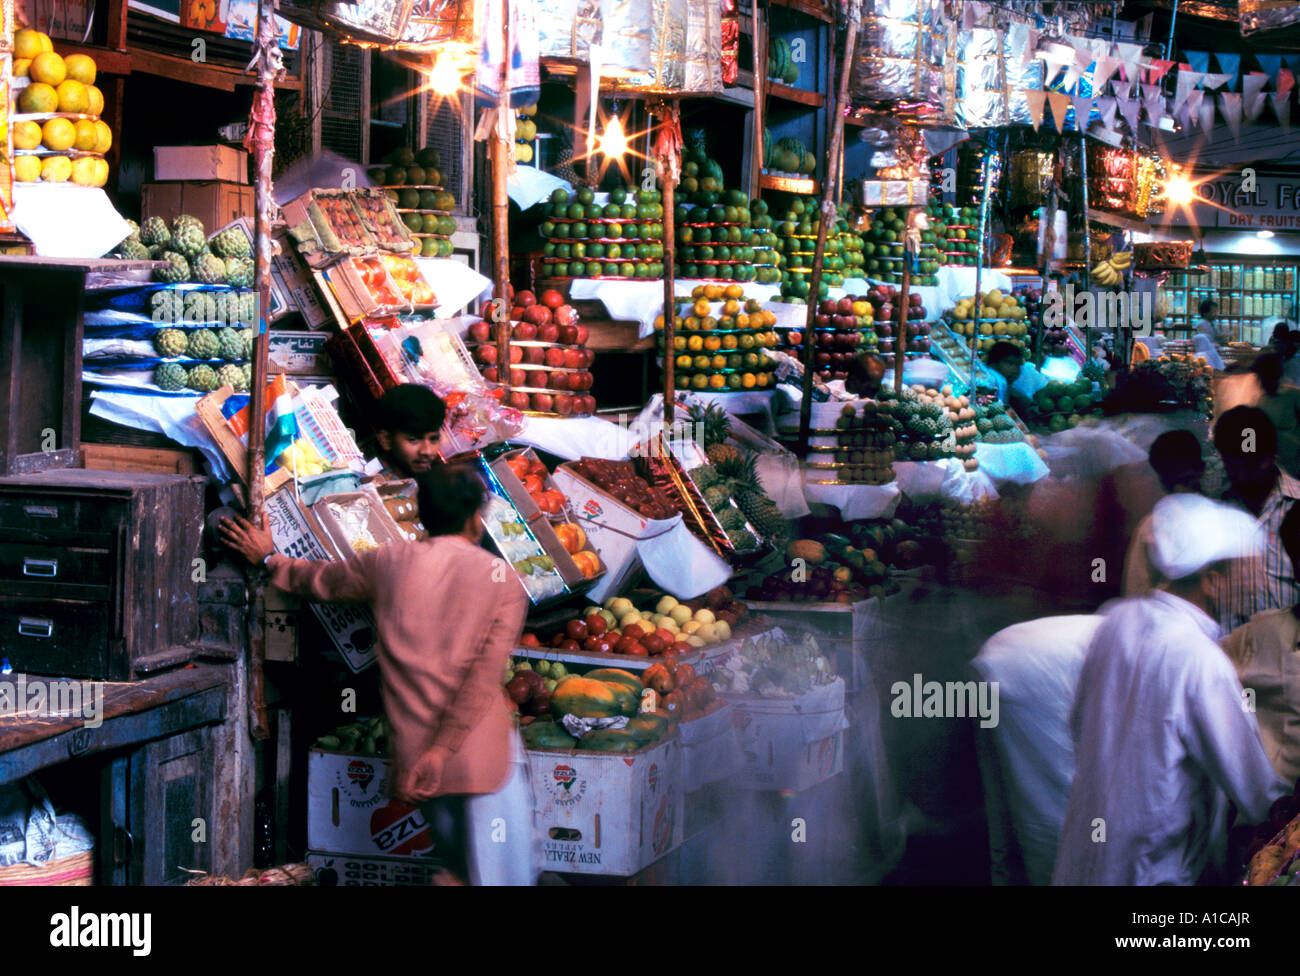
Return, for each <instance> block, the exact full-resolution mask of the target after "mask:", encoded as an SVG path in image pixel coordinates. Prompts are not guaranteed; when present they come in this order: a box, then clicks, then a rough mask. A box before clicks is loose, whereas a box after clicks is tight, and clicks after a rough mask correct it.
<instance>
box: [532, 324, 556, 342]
mask: <svg viewBox="0 0 1300 976" xmlns="http://www.w3.org/2000/svg"><path fill="white" fill-rule="evenodd" d="M537 338H538V339H540V340H541V341H542V342H557V341H558V340H559V338H560V327H559V326H558V325H556V324H555V323H554V322H544V323H540V324H539V325H538V326H537Z"/></svg>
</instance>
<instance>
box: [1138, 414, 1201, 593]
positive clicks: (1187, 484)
mask: <svg viewBox="0 0 1300 976" xmlns="http://www.w3.org/2000/svg"><path fill="white" fill-rule="evenodd" d="M1147 461H1148V463H1149V464H1150V465H1151V469H1152V470H1153V471H1155V473H1156V477H1157V478H1159V479H1160V487H1161V488H1162V489H1163V490H1164V492H1165V494H1166V495H1175V494H1180V493H1184V492H1191V493H1194V494H1199V493H1200V491H1201V479H1202V478H1204V477H1205V459H1204V458H1203V457H1202V456H1201V442H1200V441H1198V440H1197V439H1196V435H1195V434H1193V433H1192V432H1191V431H1190V430H1167V431H1165V432H1164V433H1163V434H1161V435H1160V436H1159V437H1157V438H1156V439H1155V441H1153V442H1152V444H1151V450H1150V452H1149V453H1148V455H1147ZM1152 543H1153V540H1152V537H1151V513H1149V512H1148V513H1147V515H1146V516H1144V517H1143V518H1142V520H1141V521H1140V522H1138V524H1137V528H1136V529H1134V531H1133V541H1132V542H1131V543H1129V547H1128V553H1127V555H1126V556H1125V557H1124V582H1123V585H1122V587H1121V591H1122V592H1123V594H1124V596H1141V595H1142V594H1143V593H1146V592H1147V591H1148V590H1152V589H1155V587H1156V583H1157V582H1158V580H1157V579H1156V574H1154V573H1153V572H1152V567H1151V547H1152Z"/></svg>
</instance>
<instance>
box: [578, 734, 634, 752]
mask: <svg viewBox="0 0 1300 976" xmlns="http://www.w3.org/2000/svg"><path fill="white" fill-rule="evenodd" d="M641 747H642V743H641V742H640V741H638V740H637V737H636V736H634V735H632V734H631V733H629V732H624V731H623V730H622V729H597V730H596V731H595V732H588V733H587V734H586V735H584V736H583V737H582V739H581V741H579V742H578V748H579V749H590V750H591V751H592V752H636V751H637V750H638V749H640V748H641Z"/></svg>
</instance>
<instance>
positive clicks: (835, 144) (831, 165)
mask: <svg viewBox="0 0 1300 976" xmlns="http://www.w3.org/2000/svg"><path fill="white" fill-rule="evenodd" d="M860 16H861V12H860V10H859V8H858V6H857V5H856V4H853V5H851V6H850V9H849V25H848V30H847V31H846V32H845V35H844V58H843V61H842V63H841V64H840V82H839V87H838V89H837V90H836V92H835V127H834V129H833V130H832V131H831V147H830V155H829V156H828V158H827V164H826V173H825V177H824V179H823V180H822V202H821V212H820V215H819V220H818V221H817V246H816V247H815V248H814V250H813V265H812V282H811V283H810V284H809V286H808V315H807V322H806V324H805V327H804V356H803V360H804V362H803V396H802V398H801V399H800V401H799V456H800V457H804V456H805V455H807V453H808V431H809V430H810V429H811V428H812V393H813V364H814V363H815V362H816V351H815V346H816V342H815V341H814V340H815V339H816V332H815V328H816V325H817V303H818V302H819V301H821V284H822V264H823V263H824V261H825V258H826V235H827V233H828V232H829V230H830V226H831V222H832V219H833V215H834V213H835V184H836V182H837V181H838V179H839V173H838V170H839V167H840V164H841V163H842V162H843V155H844V153H843V150H844V113H845V110H846V109H847V107H848V100H849V69H850V67H851V66H852V64H853V49H854V48H855V47H856V46H857V41H858V20H859V17H860Z"/></svg>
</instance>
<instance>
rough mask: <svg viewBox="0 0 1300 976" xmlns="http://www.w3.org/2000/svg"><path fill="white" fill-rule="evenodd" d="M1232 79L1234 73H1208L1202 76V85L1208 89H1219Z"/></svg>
mask: <svg viewBox="0 0 1300 976" xmlns="http://www.w3.org/2000/svg"><path fill="white" fill-rule="evenodd" d="M1230 81H1232V75H1210V74H1207V75H1203V76H1202V77H1201V87H1202V88H1204V89H1205V90H1206V91H1217V90H1218V89H1220V88H1222V87H1223V86H1224V85H1226V84H1227V83H1228V82H1230Z"/></svg>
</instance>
